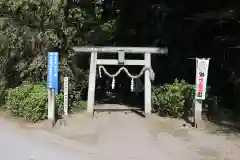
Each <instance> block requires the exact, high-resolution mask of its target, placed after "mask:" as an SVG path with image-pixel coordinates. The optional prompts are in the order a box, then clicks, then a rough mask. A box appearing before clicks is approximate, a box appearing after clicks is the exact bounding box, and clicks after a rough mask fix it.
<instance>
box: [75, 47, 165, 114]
mask: <svg viewBox="0 0 240 160" xmlns="http://www.w3.org/2000/svg"><path fill="white" fill-rule="evenodd" d="M72 49H73V50H74V51H75V52H77V53H90V54H91V60H90V73H89V82H88V83H89V84H88V102H87V112H93V111H94V101H95V85H96V74H97V67H98V69H99V74H100V76H101V70H103V71H104V72H105V74H107V75H108V76H110V77H111V78H112V79H113V81H112V88H114V86H115V79H114V78H115V77H116V76H117V75H118V74H119V73H120V72H121V71H125V72H126V74H127V75H128V76H129V77H130V78H131V79H132V81H131V89H132V90H133V87H134V86H133V85H134V83H133V81H134V79H136V78H139V77H140V76H142V75H143V74H144V76H145V77H144V78H145V79H144V81H145V83H144V92H145V93H144V94H145V96H144V105H145V106H144V112H145V114H151V110H152V107H151V105H152V103H151V86H152V85H151V80H154V77H155V75H154V72H153V70H152V67H151V54H167V53H168V49H167V48H154V47H73V48H72ZM98 53H104V54H118V59H98ZM125 54H144V60H139V59H138V60H130V59H125ZM104 65H119V66H121V68H120V69H119V70H118V71H117V72H116V73H115V74H113V75H111V74H109V73H108V72H107V70H106V69H105V68H104ZM134 65H135V66H136V65H138V66H139V65H140V66H143V69H142V70H141V72H140V73H139V74H138V75H136V76H133V75H131V74H130V73H129V72H128V70H127V68H125V67H124V66H134Z"/></svg>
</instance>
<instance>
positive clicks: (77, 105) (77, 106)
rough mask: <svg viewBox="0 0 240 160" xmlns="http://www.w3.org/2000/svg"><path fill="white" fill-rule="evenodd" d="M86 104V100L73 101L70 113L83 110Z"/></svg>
mask: <svg viewBox="0 0 240 160" xmlns="http://www.w3.org/2000/svg"><path fill="white" fill-rule="evenodd" d="M86 106H87V102H86V101H73V102H72V105H71V106H70V113H78V112H83V111H84V110H85V109H86Z"/></svg>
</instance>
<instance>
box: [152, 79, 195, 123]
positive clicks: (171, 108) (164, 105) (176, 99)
mask: <svg viewBox="0 0 240 160" xmlns="http://www.w3.org/2000/svg"><path fill="white" fill-rule="evenodd" d="M193 95H194V88H193V86H192V85H190V84H188V83H186V82H185V81H184V80H181V81H179V80H177V79H176V80H175V81H174V83H172V84H165V85H163V86H159V87H153V89H152V103H153V105H154V107H153V112H155V113H158V114H159V115H164V116H170V117H175V118H183V117H184V116H185V115H186V114H187V113H186V112H188V111H189V110H190V108H191V105H192V100H193Z"/></svg>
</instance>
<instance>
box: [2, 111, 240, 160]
mask: <svg viewBox="0 0 240 160" xmlns="http://www.w3.org/2000/svg"><path fill="white" fill-rule="evenodd" d="M61 123H66V126H65V127H64V125H63V124H61ZM182 123H183V122H182V121H177V120H172V119H167V118H159V117H155V116H152V117H150V118H148V119H144V118H141V117H139V116H138V115H136V114H133V113H128V114H125V113H123V112H116V113H111V114H108V113H106V112H104V113H99V114H96V115H95V117H94V118H92V117H89V116H86V115H85V114H82V115H74V116H72V117H70V118H67V119H66V120H65V121H62V122H58V123H57V126H56V128H54V129H50V128H49V127H47V125H46V124H45V123H41V124H35V125H29V124H26V125H15V124H13V123H12V122H9V121H6V120H4V119H0V130H1V132H0V143H1V144H2V145H1V148H0V155H1V159H2V160H27V159H31V158H32V159H34V160H42V159H45V160H53V159H57V160H66V159H68V160H75V159H84V160H112V159H114V160H123V159H124V160H146V159H149V160H159V159H161V160H193V159H194V160H239V159H240V147H239V145H240V140H239V138H238V136H236V135H234V134H218V135H216V134H212V133H209V132H207V131H204V130H203V131H201V130H197V129H193V128H181V124H182Z"/></svg>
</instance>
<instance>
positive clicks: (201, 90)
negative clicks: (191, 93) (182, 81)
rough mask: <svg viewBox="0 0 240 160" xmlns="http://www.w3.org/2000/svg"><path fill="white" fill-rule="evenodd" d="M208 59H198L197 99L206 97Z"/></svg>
mask: <svg viewBox="0 0 240 160" xmlns="http://www.w3.org/2000/svg"><path fill="white" fill-rule="evenodd" d="M209 60H210V58H208V59H200V58H197V59H196V90H195V91H196V92H195V99H200V100H204V99H205V98H206V89H207V77H208V67H209Z"/></svg>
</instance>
